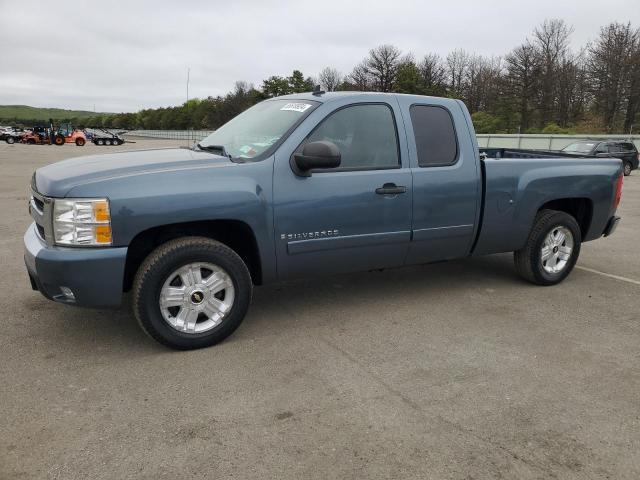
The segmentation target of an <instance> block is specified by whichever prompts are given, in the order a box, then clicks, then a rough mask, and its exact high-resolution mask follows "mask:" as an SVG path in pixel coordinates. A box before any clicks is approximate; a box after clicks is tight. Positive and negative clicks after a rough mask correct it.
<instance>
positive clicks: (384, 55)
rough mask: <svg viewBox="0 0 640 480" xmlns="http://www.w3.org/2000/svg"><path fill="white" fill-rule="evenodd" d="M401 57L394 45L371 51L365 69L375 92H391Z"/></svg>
mask: <svg viewBox="0 0 640 480" xmlns="http://www.w3.org/2000/svg"><path fill="white" fill-rule="evenodd" d="M400 56H401V52H400V50H399V49H398V48H396V47H394V46H393V45H380V46H379V47H376V48H372V49H371V50H370V51H369V56H368V57H367V58H366V59H365V68H366V71H367V73H368V74H369V76H370V78H371V80H372V83H373V85H372V86H373V88H374V89H375V90H377V91H379V92H390V91H391V89H392V88H393V82H394V81H395V78H396V74H397V73H398V67H399V66H400V63H401V62H400Z"/></svg>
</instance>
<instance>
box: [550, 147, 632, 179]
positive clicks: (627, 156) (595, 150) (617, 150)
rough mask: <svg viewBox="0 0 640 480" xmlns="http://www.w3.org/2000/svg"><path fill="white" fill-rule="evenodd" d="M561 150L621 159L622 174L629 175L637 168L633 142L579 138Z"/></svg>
mask: <svg viewBox="0 0 640 480" xmlns="http://www.w3.org/2000/svg"><path fill="white" fill-rule="evenodd" d="M562 151H563V152H567V153H577V154H580V155H594V156H596V157H605V158H608V157H614V158H619V159H620V160H622V162H623V163H622V165H623V168H624V175H625V176H629V175H631V171H632V170H636V169H637V168H638V163H639V162H640V154H639V153H638V149H637V148H636V146H635V145H634V144H633V142H629V141H624V140H581V141H579V142H574V143H571V144H569V145H567V146H566V147H564V148H563V149H562Z"/></svg>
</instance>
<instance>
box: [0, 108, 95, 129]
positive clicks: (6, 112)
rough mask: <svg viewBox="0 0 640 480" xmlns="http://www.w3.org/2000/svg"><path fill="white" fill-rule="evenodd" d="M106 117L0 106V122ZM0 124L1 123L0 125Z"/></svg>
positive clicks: (69, 111)
mask: <svg viewBox="0 0 640 480" xmlns="http://www.w3.org/2000/svg"><path fill="white" fill-rule="evenodd" d="M101 115H107V114H106V113H101V112H88V111H85V110H65V109H62V108H38V107H29V106H27V105H0V122H3V121H4V122H9V123H11V122H16V121H17V122H20V121H34V120H37V121H42V122H46V121H47V120H49V119H50V118H53V119H54V120H56V121H58V120H68V119H71V118H76V119H84V118H90V117H96V116H101ZM0 124H1V123H0Z"/></svg>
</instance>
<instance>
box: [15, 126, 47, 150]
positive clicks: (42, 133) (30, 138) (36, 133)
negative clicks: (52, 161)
mask: <svg viewBox="0 0 640 480" xmlns="http://www.w3.org/2000/svg"><path fill="white" fill-rule="evenodd" d="M20 141H21V142H22V143H26V144H27V145H44V144H49V143H50V141H49V128H48V127H43V126H41V125H38V126H35V127H33V128H31V129H29V130H27V131H26V132H25V133H24V134H23V135H22V138H21V140H20Z"/></svg>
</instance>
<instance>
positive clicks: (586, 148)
mask: <svg viewBox="0 0 640 480" xmlns="http://www.w3.org/2000/svg"><path fill="white" fill-rule="evenodd" d="M595 146H596V142H576V143H572V144H570V145H567V146H566V147H564V148H563V149H562V150H563V151H564V152H576V153H589V152H591V150H593V147H595Z"/></svg>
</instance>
